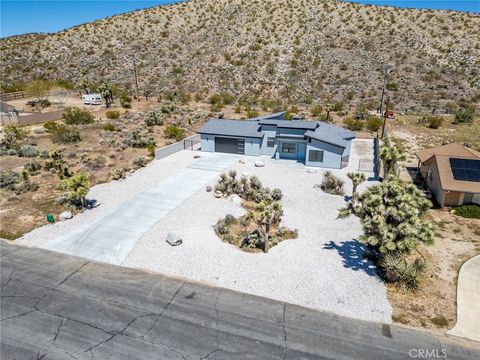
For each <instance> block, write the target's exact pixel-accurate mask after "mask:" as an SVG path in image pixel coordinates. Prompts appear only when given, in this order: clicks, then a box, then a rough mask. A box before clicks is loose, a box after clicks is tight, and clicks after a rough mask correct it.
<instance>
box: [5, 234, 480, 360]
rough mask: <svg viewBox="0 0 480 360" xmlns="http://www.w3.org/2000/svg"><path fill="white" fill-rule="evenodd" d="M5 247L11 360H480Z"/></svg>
mask: <svg viewBox="0 0 480 360" xmlns="http://www.w3.org/2000/svg"><path fill="white" fill-rule="evenodd" d="M0 245H1V289H2V291H1V354H0V355H1V356H0V357H1V359H2V360H10V359H19V360H24V359H37V360H38V359H43V360H46V359H116V360H119V359H129V360H131V359H139V360H140V359H141V360H145V359H162V360H163V359H183V360H185V359H189V360H190V359H355V360H360V359H368V360H375V359H412V358H414V359H415V358H416V359H420V358H421V359H425V358H429V359H433V358H448V359H478V358H479V357H480V348H479V347H478V346H477V345H478V343H477V345H475V343H464V342H462V343H460V342H458V341H456V340H454V339H451V338H446V337H443V336H434V335H431V334H428V333H425V332H419V331H413V330H410V329H405V328H401V327H397V326H393V325H386V324H380V323H372V322H366V321H359V320H352V319H349V318H342V317H339V316H336V315H333V314H330V313H325V312H318V311H314V310H310V309H306V308H302V307H299V306H294V305H290V304H286V303H282V302H278V301H273V300H269V299H265V298H260V297H256V296H252V295H247V294H242V293H238V292H234V291H230V290H225V289H220V288H213V287H209V286H205V285H201V284H198V283H190V282H185V281H183V280H180V279H172V278H168V277H165V276H161V275H158V274H151V273H146V272H141V271H136V270H132V269H126V268H121V267H116V266H113V265H106V264H100V263H94V262H90V261H87V260H85V259H81V258H77V257H72V256H69V255H65V254H60V253H55V252H50V251H47V250H43V249H36V248H24V247H19V246H14V245H11V244H7V243H5V242H3V241H0ZM245 276H251V277H252V281H270V279H269V277H268V274H267V275H266V276H264V274H257V273H255V269H252V272H251V273H250V274H245ZM278 286H282V285H281V284H278ZM475 346H477V347H475ZM427 351H428V352H427ZM422 354H423V356H420V355H422ZM443 354H446V357H445V356H443ZM425 355H428V357H425Z"/></svg>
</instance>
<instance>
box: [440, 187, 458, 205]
mask: <svg viewBox="0 0 480 360" xmlns="http://www.w3.org/2000/svg"><path fill="white" fill-rule="evenodd" d="M460 194H461V193H459V192H457V191H450V192H445V200H444V202H443V205H444V206H456V205H458V204H459V201H460Z"/></svg>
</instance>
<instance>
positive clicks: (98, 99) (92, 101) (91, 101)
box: [82, 94, 102, 105]
mask: <svg viewBox="0 0 480 360" xmlns="http://www.w3.org/2000/svg"><path fill="white" fill-rule="evenodd" d="M82 100H83V103H84V104H85V105H101V104H102V96H101V95H100V94H87V95H83V96H82Z"/></svg>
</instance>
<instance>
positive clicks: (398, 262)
mask: <svg viewBox="0 0 480 360" xmlns="http://www.w3.org/2000/svg"><path fill="white" fill-rule="evenodd" d="M379 265H380V268H381V271H382V273H383V278H384V279H385V280H386V281H387V282H389V283H393V284H395V285H396V286H398V287H401V288H405V289H407V290H413V291H414V290H418V288H419V282H420V279H421V277H422V275H423V273H424V271H425V268H426V263H425V261H424V260H423V259H420V258H417V259H415V260H413V261H410V260H407V259H405V258H404V257H402V256H400V255H398V254H391V253H390V254H386V255H385V256H383V257H382V259H381V260H380V262H379Z"/></svg>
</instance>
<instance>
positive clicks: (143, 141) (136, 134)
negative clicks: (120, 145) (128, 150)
mask: <svg viewBox="0 0 480 360" xmlns="http://www.w3.org/2000/svg"><path fill="white" fill-rule="evenodd" d="M125 144H127V145H128V146H131V147H134V148H143V147H147V146H149V145H154V146H155V140H154V139H153V137H151V136H146V135H144V134H142V132H141V130H140V129H134V130H133V131H132V132H131V133H130V135H129V136H128V137H127V138H126V139H125Z"/></svg>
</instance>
